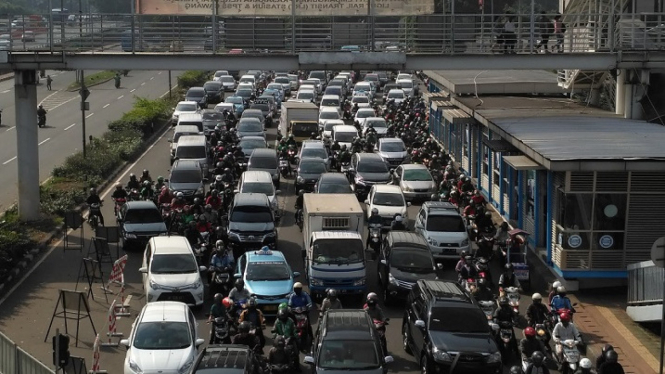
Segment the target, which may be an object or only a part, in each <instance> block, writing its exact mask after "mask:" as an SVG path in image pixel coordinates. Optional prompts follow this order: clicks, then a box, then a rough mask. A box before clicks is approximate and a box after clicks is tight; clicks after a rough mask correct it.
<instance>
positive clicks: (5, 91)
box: [2, 90, 11, 93]
mask: <svg viewBox="0 0 665 374" xmlns="http://www.w3.org/2000/svg"><path fill="white" fill-rule="evenodd" d="M10 91H11V90H4V91H2V93H7V92H10Z"/></svg>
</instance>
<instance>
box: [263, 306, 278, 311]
mask: <svg viewBox="0 0 665 374" xmlns="http://www.w3.org/2000/svg"><path fill="white" fill-rule="evenodd" d="M263 310H265V311H274V310H277V305H266V306H264V307H263Z"/></svg>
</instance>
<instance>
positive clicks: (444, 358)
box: [432, 348, 453, 362]
mask: <svg viewBox="0 0 665 374" xmlns="http://www.w3.org/2000/svg"><path fill="white" fill-rule="evenodd" d="M432 357H434V361H437V362H452V361H453V358H452V357H451V356H450V354H449V353H448V352H444V351H442V350H440V349H438V348H434V350H433V351H432Z"/></svg>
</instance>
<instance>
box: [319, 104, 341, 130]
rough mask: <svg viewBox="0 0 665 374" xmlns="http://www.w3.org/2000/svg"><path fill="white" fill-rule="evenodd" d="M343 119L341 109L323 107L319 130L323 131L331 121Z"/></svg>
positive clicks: (320, 114)
mask: <svg viewBox="0 0 665 374" xmlns="http://www.w3.org/2000/svg"><path fill="white" fill-rule="evenodd" d="M336 119H342V113H341V112H340V110H339V108H336V107H329V106H328V107H326V106H324V107H321V110H320V111H319V129H323V128H325V126H326V122H328V121H329V120H336Z"/></svg>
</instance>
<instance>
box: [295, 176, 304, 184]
mask: <svg viewBox="0 0 665 374" xmlns="http://www.w3.org/2000/svg"><path fill="white" fill-rule="evenodd" d="M296 182H298V183H305V178H303V177H301V176H300V175H299V176H298V178H296Z"/></svg>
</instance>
